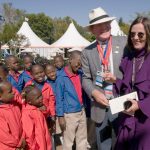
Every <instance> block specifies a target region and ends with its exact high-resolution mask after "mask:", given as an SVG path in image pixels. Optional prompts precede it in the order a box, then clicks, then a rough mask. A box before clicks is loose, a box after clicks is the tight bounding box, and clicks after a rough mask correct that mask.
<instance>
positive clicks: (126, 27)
mask: <svg viewBox="0 0 150 150" xmlns="http://www.w3.org/2000/svg"><path fill="white" fill-rule="evenodd" d="M119 26H120V28H121V30H122V31H123V33H125V34H126V35H128V32H129V27H130V25H129V24H127V23H125V22H124V21H123V18H120V19H119Z"/></svg>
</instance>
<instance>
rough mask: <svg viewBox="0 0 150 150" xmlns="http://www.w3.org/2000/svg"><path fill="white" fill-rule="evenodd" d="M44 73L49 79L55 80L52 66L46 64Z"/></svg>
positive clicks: (54, 69)
mask: <svg viewBox="0 0 150 150" xmlns="http://www.w3.org/2000/svg"><path fill="white" fill-rule="evenodd" d="M45 74H46V76H47V78H49V79H51V80H55V79H56V68H55V67H54V66H47V67H46V69H45Z"/></svg>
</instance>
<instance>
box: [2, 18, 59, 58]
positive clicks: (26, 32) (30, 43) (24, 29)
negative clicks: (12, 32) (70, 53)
mask: <svg viewBox="0 0 150 150" xmlns="http://www.w3.org/2000/svg"><path fill="white" fill-rule="evenodd" d="M17 34H18V35H23V36H25V37H26V40H25V41H24V42H23V43H22V44H21V49H26V48H30V51H31V49H32V51H34V52H35V53H37V54H39V55H40V56H44V57H46V58H48V56H49V55H50V54H51V53H55V54H56V53H58V50H54V49H52V48H51V47H50V45H49V44H47V43H45V42H44V41H42V40H41V39H40V38H39V37H38V36H37V35H36V34H35V33H34V32H33V31H32V29H31V28H30V26H29V24H28V22H27V20H26V21H24V22H23V24H22V26H21V28H20V29H19V31H18V32H17ZM1 49H8V46H7V45H6V44H5V45H4V46H2V48H1ZM60 51H61V50H60ZM60 51H59V52H60ZM55 54H52V55H55Z"/></svg>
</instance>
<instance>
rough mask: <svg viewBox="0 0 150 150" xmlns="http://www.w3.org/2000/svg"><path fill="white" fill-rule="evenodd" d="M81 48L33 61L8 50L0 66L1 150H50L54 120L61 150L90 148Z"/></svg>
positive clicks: (84, 149) (51, 147) (28, 57)
mask: <svg viewBox="0 0 150 150" xmlns="http://www.w3.org/2000/svg"><path fill="white" fill-rule="evenodd" d="M80 59H81V57H80V52H78V51H74V52H72V53H70V57H69V62H68V64H67V65H66V66H64V60H63V57H62V56H56V57H55V58H54V64H46V66H42V65H40V64H35V63H34V62H33V58H32V57H31V56H30V55H25V56H24V57H23V64H24V71H23V72H22V73H20V72H19V68H20V65H19V62H18V59H17V58H16V57H15V56H13V55H10V56H8V57H7V58H6V59H5V65H0V120H1V121H0V148H1V149H2V150H4V149H7V150H13V149H14V150H15V149H18V150H23V149H24V150H52V149H54V147H53V146H54V144H52V143H53V142H52V139H51V134H52V132H54V130H55V120H56V117H57V118H58V122H59V125H60V128H61V131H62V133H63V149H64V150H71V149H72V146H73V144H74V141H76V142H75V143H76V149H77V150H78V149H82V150H86V149H87V128H86V126H87V125H86V115H85V110H84V99H83V91H82V86H81V78H82V70H81V60H80Z"/></svg>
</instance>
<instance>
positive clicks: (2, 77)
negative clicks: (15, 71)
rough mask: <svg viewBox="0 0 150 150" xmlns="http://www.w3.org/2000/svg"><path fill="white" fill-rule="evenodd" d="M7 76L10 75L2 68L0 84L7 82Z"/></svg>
mask: <svg viewBox="0 0 150 150" xmlns="http://www.w3.org/2000/svg"><path fill="white" fill-rule="evenodd" d="M7 75H8V73H7V72H5V71H4V70H3V69H1V68H0V82H2V81H7Z"/></svg>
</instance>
